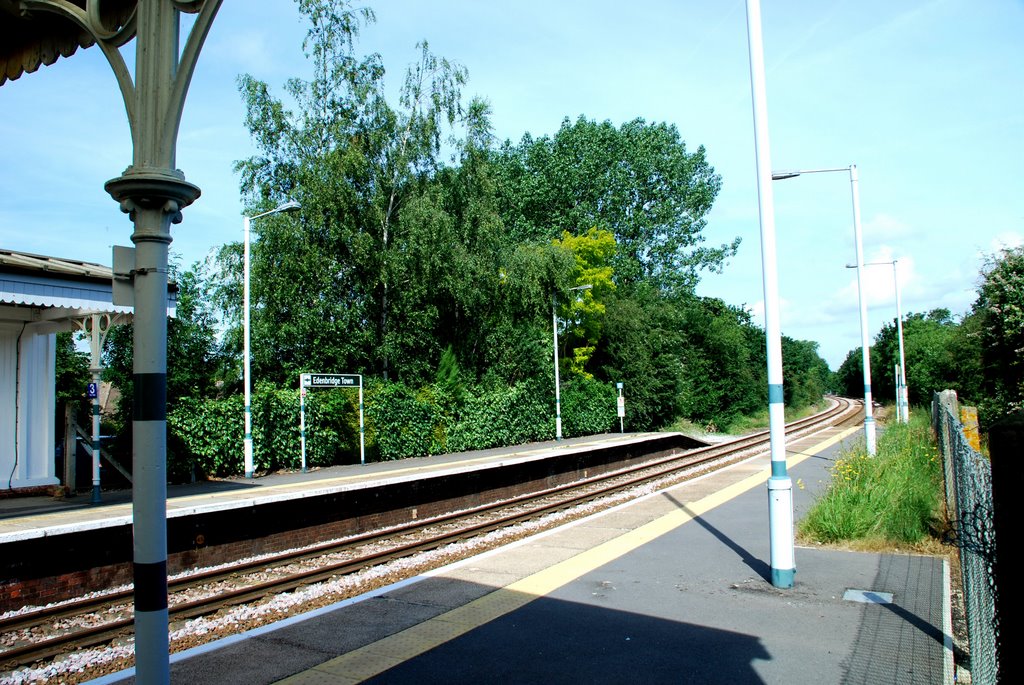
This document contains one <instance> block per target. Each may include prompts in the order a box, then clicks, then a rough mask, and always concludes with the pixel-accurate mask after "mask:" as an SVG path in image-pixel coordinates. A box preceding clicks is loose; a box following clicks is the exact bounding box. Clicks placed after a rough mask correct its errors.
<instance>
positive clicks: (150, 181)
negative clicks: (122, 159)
mask: <svg viewBox="0 0 1024 685" xmlns="http://www.w3.org/2000/svg"><path fill="white" fill-rule="evenodd" d="M103 187H104V189H105V190H106V191H107V192H108V193H110V196H111V197H113V198H114V199H115V200H117V202H118V203H120V205H121V211H122V212H125V213H126V214H130V215H134V213H135V212H136V211H137V210H139V209H162V210H163V211H164V212H166V213H167V214H170V215H171V223H174V224H178V223H181V210H182V209H184V208H185V207H187V206H189V205H190V204H192V203H193V202H194V201H195V200H196V198H198V197H199V195H200V194H201V192H202V191H200V189H199V186H197V185H195V184H192V183H189V182H188V181H186V180H185V174H183V173H182V172H181V171H178V170H174V171H172V170H170V169H158V168H154V167H148V168H147V167H141V168H140V167H135V166H131V167H128V169H126V170H125V172H124V174H122V175H121V176H118V177H117V178H114V179H111V180H109V181H107V182H106V183H105V184H104V185H103Z"/></svg>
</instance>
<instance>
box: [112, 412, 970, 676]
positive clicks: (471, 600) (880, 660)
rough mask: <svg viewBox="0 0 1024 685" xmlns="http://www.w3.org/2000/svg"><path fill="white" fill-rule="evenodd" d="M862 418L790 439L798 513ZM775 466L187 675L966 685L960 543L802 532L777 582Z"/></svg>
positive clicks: (325, 615) (219, 658)
mask: <svg viewBox="0 0 1024 685" xmlns="http://www.w3.org/2000/svg"><path fill="white" fill-rule="evenodd" d="M856 432H857V430H856V429H829V430H827V431H823V432H821V433H817V434H815V435H813V436H810V437H807V438H804V439H802V440H798V441H794V442H792V443H791V444H788V445H787V449H788V451H789V453H790V454H791V455H792V457H791V459H790V475H791V477H792V479H793V480H794V483H795V487H794V491H793V492H794V508H795V511H796V516H797V518H798V519H799V518H800V516H801V514H802V512H803V511H805V510H806V508H807V507H808V506H809V504H810V503H811V502H812V501H813V497H814V494H815V493H816V492H819V491H820V490H821V489H822V488H823V487H824V485H825V483H826V482H827V480H828V476H829V474H828V468H829V466H830V465H831V464H832V463H833V462H834V460H835V459H836V458H837V456H838V455H839V454H840V453H841V452H840V450H841V446H842V443H843V440H846V439H856V436H855V433H856ZM767 476H768V457H767V455H761V456H758V457H752V458H750V459H748V460H746V461H743V462H741V463H739V464H737V465H734V466H732V467H730V468H728V469H725V470H722V471H718V472H715V473H713V474H709V475H706V476H704V477H702V478H699V479H697V480H694V481H690V482H687V483H685V484H682V485H679V486H675V487H673V488H670V489H668V490H664V491H660V492H655V493H652V494H650V495H647V496H644V497H641V498H638V499H636V500H633V501H631V502H628V503H626V504H623V505H620V506H618V507H616V508H615V509H612V510H609V511H607V512H604V513H601V514H596V515H593V516H590V517H588V518H585V519H581V520H579V521H577V522H575V523H572V524H569V525H567V526H563V527H560V528H556V529H553V530H551V531H548V532H546V533H543V534H540V535H537V536H533V537H529V538H526V539H524V540H522V541H520V542H518V543H516V544H513V545H511V546H507V547H504V548H501V549H498V550H494V551H492V552H488V553H486V554H483V555H480V556H476V557H473V558H471V559H468V560H465V561H462V562H459V563H457V564H453V565H451V566H447V567H445V568H442V569H439V570H437V571H434V572H432V573H429V574H426V575H424V576H420V577H417V578H414V579H410V580H407V581H403V582H400V583H397V584H394V585H390V586H387V587H385V588H382V589H380V590H377V591H374V592H371V593H368V594H367V595H364V596H361V597H358V598H354V599H351V600H347V601H345V602H341V603H338V604H335V605H331V606H328V607H324V608H322V609H319V610H316V611H313V612H310V613H308V614H305V615H302V616H299V617H295V618H292V619H288V620H286V621H282V622H280V623H277V624H274V625H272V626H267V627H264V628H261V629H258V630H254V631H250V632H249V633H245V634H242V635H240V636H235V637H232V638H228V639H225V640H221V641H219V642H214V643H210V644H208V645H205V646H202V647H197V648H195V649H192V650H189V651H185V652H181V653H178V654H174V655H172V660H171V682H172V683H200V682H201V683H218V684H225V685H227V684H231V683H238V684H244V685H261V684H263V683H279V682H280V683H289V684H292V685H303V684H314V683H357V682H370V683H417V684H420V685H421V684H423V683H474V684H475V683H484V682H502V683H581V682H591V683H640V682H643V683H662V682H664V683H669V682H671V683H769V684H774V683H787V684H788V683H872V684H874V683H900V684H909V685H915V684H917V683H922V684H923V683H932V684H934V683H952V682H953V662H952V650H951V644H952V640H951V628H950V608H949V605H950V602H949V571H948V565H947V564H946V562H945V560H944V559H942V558H936V557H926V556H914V555H905V554H884V553H859V552H850V551H843V550H837V549H827V548H808V547H798V548H797V550H796V582H795V586H794V587H793V588H792V589H788V590H779V589H776V588H774V587H773V586H772V585H771V584H770V582H769V580H767V579H768V578H770V569H769V550H768V546H769V540H768V521H767V509H768V507H767V492H766V487H765V482H766V479H767ZM132 680H133V674H132V673H131V672H130V671H126V672H121V673H117V674H112V675H110V676H106V677H104V678H101V679H98V680H95V681H93V684H94V685H111V684H113V683H119V684H120V683H127V682H132Z"/></svg>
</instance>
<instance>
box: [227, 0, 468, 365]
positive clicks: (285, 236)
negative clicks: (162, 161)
mask: <svg viewBox="0 0 1024 685" xmlns="http://www.w3.org/2000/svg"><path fill="white" fill-rule="evenodd" d="M298 5H299V9H300V11H301V12H302V13H303V14H304V15H305V16H306V17H307V19H308V20H309V22H310V29H309V32H308V34H307V37H306V40H305V42H304V44H303V47H304V50H305V52H306V55H307V57H309V58H311V59H312V61H313V67H314V68H313V72H314V77H313V78H312V79H311V80H309V81H305V80H302V79H297V78H295V79H291V80H289V81H288V82H287V84H286V86H285V91H286V94H287V95H288V96H289V98H290V100H292V101H294V102H295V103H296V105H297V109H296V111H294V112H293V111H291V110H289V109H288V108H287V107H286V105H285V103H284V101H283V100H281V99H278V98H276V97H274V96H272V95H271V94H270V89H269V87H268V86H267V85H266V84H265V83H263V82H261V81H258V80H257V79H255V78H253V77H252V76H249V75H246V76H243V77H242V78H241V79H240V81H239V85H240V90H241V92H242V95H243V98H244V100H245V105H246V110H247V116H246V125H247V127H248V128H249V130H250V133H251V135H252V137H253V140H254V141H255V143H256V145H257V148H258V150H259V154H258V155H256V156H254V157H252V158H250V159H248V160H243V161H241V162H239V163H238V164H237V168H238V170H239V171H240V172H241V176H242V188H243V191H244V192H245V194H246V197H247V198H248V200H249V202H250V205H251V206H253V207H267V206H273V205H274V203H277V202H280V201H282V200H284V199H286V198H288V199H297V200H299V201H300V202H301V204H302V207H303V209H302V215H301V221H298V222H295V221H288V220H286V219H282V218H278V217H275V218H274V219H273V220H267V221H261V222H260V223H258V224H256V225H254V229H255V230H256V233H257V234H258V235H259V240H258V241H257V242H256V244H255V246H254V248H253V267H252V268H253V279H252V280H253V284H254V287H253V300H254V302H255V303H256V306H255V310H256V311H255V312H254V315H253V328H254V331H258V332H259V340H260V342H261V345H260V346H259V347H255V348H254V357H255V362H256V366H257V368H261V371H262V373H263V375H264V376H265V377H272V378H273V377H278V378H279V380H281V379H282V378H283V376H284V375H287V374H288V373H291V372H293V371H296V370H298V369H299V367H302V368H307V367H308V365H310V364H317V365H318V366H319V367H320V368H338V367H342V368H344V369H346V370H368V371H376V372H379V373H380V374H382V375H383V376H385V377H387V376H388V375H389V374H390V373H391V367H392V365H393V364H394V362H395V360H397V359H405V355H406V353H407V352H408V351H409V350H410V349H419V348H420V347H421V344H422V342H423V339H422V337H420V336H419V333H420V332H422V331H423V330H430V329H431V328H432V323H433V321H432V319H433V317H434V312H433V311H432V310H430V309H429V308H427V309H426V310H424V309H423V308H421V307H419V306H418V301H419V300H421V299H422V296H423V291H424V290H425V289H428V288H429V287H430V284H429V283H424V282H419V281H417V280H416V277H418V276H420V275H421V274H419V273H417V272H416V270H415V269H414V268H413V267H414V265H413V264H412V262H411V260H414V259H415V257H416V256H419V255H417V254H416V250H415V247H416V246H417V245H422V244H423V243H424V242H425V241H423V240H419V239H417V237H416V236H415V235H414V232H416V231H419V230H422V226H421V224H420V223H419V220H421V219H423V218H424V211H425V210H424V208H425V207H429V206H430V204H431V203H430V202H429V200H430V195H429V192H426V191H425V184H429V181H430V178H431V176H432V175H433V174H434V173H435V172H436V171H437V168H438V161H437V158H438V153H439V150H440V145H441V139H442V133H443V130H444V127H445V126H446V125H451V124H453V123H454V122H455V121H456V120H457V119H458V118H459V117H460V115H461V113H462V109H461V99H460V88H461V86H462V84H463V83H464V82H465V78H466V72H465V69H463V68H462V67H460V66H458V65H455V64H452V63H450V62H448V61H447V60H444V59H442V58H439V57H437V56H435V55H434V54H432V53H431V52H430V50H429V47H428V46H427V44H426V43H425V42H424V43H421V44H420V45H419V46H417V47H418V49H419V57H418V60H417V61H416V62H415V63H414V64H412V65H411V66H410V68H409V70H408V71H407V73H406V77H405V80H404V84H403V86H402V88H401V91H400V97H399V106H398V107H397V108H392V107H391V106H390V105H389V104H388V102H387V100H386V98H385V95H384V75H385V72H384V67H383V65H382V63H381V60H380V56H379V55H370V56H368V57H365V58H361V59H360V58H357V57H356V53H355V39H356V37H357V36H358V33H359V30H360V28H361V26H362V25H364V24H365V23H366V22H369V21H373V19H374V17H373V13H372V12H371V11H370V10H368V9H361V10H353V9H351V8H350V5H349V3H347V2H341V1H336V0H299V2H298ZM425 198H426V200H425ZM414 200H418V201H419V204H418V205H415V203H414ZM414 205H415V206H414ZM410 213H411V217H412V219H410V220H409V221H403V217H404V216H409V215H410ZM431 227H432V226H429V225H428V228H431ZM254 337H255V336H254ZM328 340H335V341H342V340H347V341H349V342H347V343H344V342H337V343H335V344H324V343H327V342H328Z"/></svg>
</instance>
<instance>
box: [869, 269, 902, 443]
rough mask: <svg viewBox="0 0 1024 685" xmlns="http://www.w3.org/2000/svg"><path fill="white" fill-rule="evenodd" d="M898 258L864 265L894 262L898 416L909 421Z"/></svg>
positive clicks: (900, 419)
mask: <svg viewBox="0 0 1024 685" xmlns="http://www.w3.org/2000/svg"><path fill="white" fill-rule="evenodd" d="M898 263H899V260H898V259H894V260H892V261H891V262H867V263H866V264H865V265H864V266H884V265H887V264H892V282H893V287H894V289H895V290H896V334H897V337H898V339H899V345H900V372H899V375H898V376H897V377H896V385H897V388H896V418H897V419H898V420H899V421H900V422H902V423H907V422H908V421H909V420H910V393H909V392H908V390H907V360H906V357H904V355H903V306H902V304H901V302H900V276H899V271H898V269H897V266H896V265H897V264H898Z"/></svg>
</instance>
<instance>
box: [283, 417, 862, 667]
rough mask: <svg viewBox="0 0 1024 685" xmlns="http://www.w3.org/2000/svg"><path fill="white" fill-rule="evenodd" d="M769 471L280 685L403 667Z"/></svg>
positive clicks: (795, 460)
mask: <svg viewBox="0 0 1024 685" xmlns="http://www.w3.org/2000/svg"><path fill="white" fill-rule="evenodd" d="M858 430H860V428H850V429H847V430H845V431H843V432H841V433H839V434H837V435H835V436H833V437H831V438H828V439H826V440H824V441H822V442H820V443H818V444H817V445H815V446H814V447H812V448H811V449H809V450H806V451H804V452H802V453H801V454H797V455H794V456H792V457H790V458H789V459H787V464H789V466H796V465H797V464H799V463H800V462H802V461H804V460H805V459H808V458H810V457H811V456H812V455H814V454H817V453H820V452H823V451H824V450H825V449H827V448H829V447H831V446H832V445H834V444H836V443H838V442H839V441H841V440H843V439H845V438H846V437H847V436H849V435H852V434H853V433H855V432H857V431H858ZM768 474H769V471H768V470H767V469H766V470H764V471H762V472H759V473H756V474H754V475H752V476H748V477H746V478H744V479H743V480H741V481H739V482H737V483H733V484H732V485H729V486H727V487H725V488H723V489H722V490H719V491H718V492H716V493H714V494H711V495H708V496H707V497H704V498H703V499H700V500H698V501H696V502H694V503H692V504H688V505H687V506H686V510H685V511H684V510H680V509H676V510H673V511H672V512H670V513H668V514H665V515H664V516H662V517H660V518H657V519H655V520H653V521H651V522H649V523H646V524H644V525H642V526H640V527H639V528H636V529H635V530H632V531H630V532H628V533H624V534H623V535H620V536H619V537H616V538H614V539H612V540H608V541H607V542H604V543H602V544H600V545H597V546H596V547H593V548H591V549H588V550H586V551H584V552H581V553H580V554H577V555H576V556H574V557H572V558H570V559H566V560H565V561H561V562H559V563H557V564H554V565H553V566H550V567H548V568H546V569H544V570H542V571H538V572H536V573H534V574H532V575H530V576H527V577H525V578H522V579H520V580H517V581H515V582H514V583H511V584H509V585H506V586H505V587H502V588H498V589H496V590H495V591H494V592H491V593H489V594H487V595H484V596H483V597H480V598H478V599H475V600H473V601H472V602H469V603H468V604H465V605H463V606H460V607H457V608H455V609H452V610H451V611H448V612H446V613H444V614H441V615H440V616H436V617H434V618H432V619H430V620H429V621H425V622H423V623H420V624H418V625H415V626H412V627H411V628H407V629H406V630H403V631H401V632H398V633H395V634H394V635H390V636H388V637H386V638H383V639H381V640H378V641H377V642H373V643H371V644H368V645H366V646H364V647H361V648H359V649H357V650H355V651H352V652H349V653H347V654H343V655H341V656H339V657H336V658H334V659H331V660H329V661H325V662H324V663H322V664H320V665H319V666H314V667H313V668H311V669H310V670H308V671H303V672H302V673H297V674H295V675H293V676H291V677H289V678H286V679H284V680H282V681H280V682H281V683H287V684H288V685H313V684H314V683H359V682H362V681H364V680H367V679H369V678H372V677H374V676H377V675H380V674H381V673H383V672H384V671H386V670H388V669H389V668H392V667H394V666H397V665H399V664H402V663H404V662H406V661H408V660H409V659H412V658H414V657H416V656H419V655H420V654H423V653H424V652H427V651H429V650H431V649H433V648H434V647H438V646H440V645H442V644H444V643H445V642H448V641H450V640H454V639H455V638H457V637H459V636H461V635H464V634H465V633H468V632H469V631H471V630H473V629H474V628H478V627H480V626H482V625H484V624H485V623H488V622H490V621H493V620H495V619H497V618H500V617H502V616H504V615H505V614H508V613H511V612H513V611H515V610H516V609H519V608H521V607H523V606H525V605H527V604H529V603H530V602H532V601H533V600H535V599H537V598H538V597H543V596H546V595H548V594H550V593H551V592H553V591H555V590H557V589H558V588H560V587H562V586H563V585H566V584H568V583H570V582H572V581H573V580H575V579H576V578H579V577H580V576H582V575H584V574H585V573H589V572H590V571H593V570H594V569H597V568H599V567H601V566H604V565H605V564H607V563H609V562H612V561H614V560H615V559H618V558H619V557H621V556H623V555H625V554H627V553H629V552H631V551H633V550H634V549H637V548H638V547H641V546H643V545H645V544H647V543H648V542H650V541H652V540H654V539H655V538H658V537H660V536H662V535H664V534H665V533H668V532H669V531H672V530H674V529H676V528H678V527H679V526H681V525H683V524H684V523H686V522H688V521H690V520H692V519H693V517H695V516H700V515H701V514H704V513H706V512H708V511H710V510H711V509H714V508H715V507H717V506H720V505H722V504H724V503H726V502H728V501H729V500H731V499H733V498H735V497H738V496H739V495H741V494H743V493H745V492H747V491H748V490H751V489H752V488H755V487H757V486H758V485H761V484H763V483H764V482H765V481H766V480H767V478H768Z"/></svg>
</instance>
